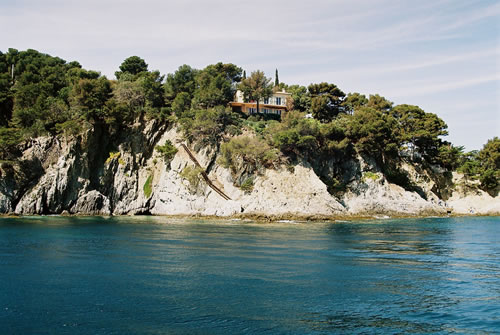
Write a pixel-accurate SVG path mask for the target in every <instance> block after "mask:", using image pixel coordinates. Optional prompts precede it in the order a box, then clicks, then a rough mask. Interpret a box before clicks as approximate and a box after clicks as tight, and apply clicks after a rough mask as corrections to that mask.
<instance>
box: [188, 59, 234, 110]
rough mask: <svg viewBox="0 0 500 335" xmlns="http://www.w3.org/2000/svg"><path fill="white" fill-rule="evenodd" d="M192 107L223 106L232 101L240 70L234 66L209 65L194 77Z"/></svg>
mask: <svg viewBox="0 0 500 335" xmlns="http://www.w3.org/2000/svg"><path fill="white" fill-rule="evenodd" d="M195 80H196V84H197V85H196V86H197V87H196V89H195V91H194V94H193V105H194V106H195V107H196V108H213V107H215V106H219V105H220V106H225V105H227V104H228V103H229V102H230V101H232V100H233V96H234V93H235V91H236V90H235V86H236V83H237V82H239V81H240V80H241V68H239V67H237V66H236V65H234V64H223V63H217V64H214V65H209V66H207V67H206V68H204V69H203V70H201V71H200V72H198V73H197V75H196V78H195Z"/></svg>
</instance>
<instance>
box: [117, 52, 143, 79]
mask: <svg viewBox="0 0 500 335" xmlns="http://www.w3.org/2000/svg"><path fill="white" fill-rule="evenodd" d="M147 70H148V64H146V62H145V61H144V59H142V58H141V57H139V56H131V57H129V58H127V59H125V60H124V61H123V63H122V64H121V65H120V71H116V72H115V76H116V78H117V79H120V76H121V75H122V74H123V73H130V74H132V75H136V74H139V73H141V72H146V71H147Z"/></svg>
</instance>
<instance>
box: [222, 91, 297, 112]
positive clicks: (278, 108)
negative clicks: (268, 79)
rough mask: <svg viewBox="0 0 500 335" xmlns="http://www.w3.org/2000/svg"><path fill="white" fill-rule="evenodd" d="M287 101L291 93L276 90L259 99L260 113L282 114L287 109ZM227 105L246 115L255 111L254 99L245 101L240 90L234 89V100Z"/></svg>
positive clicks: (289, 99)
mask: <svg viewBox="0 0 500 335" xmlns="http://www.w3.org/2000/svg"><path fill="white" fill-rule="evenodd" d="M289 102H291V93H287V92H285V90H282V91H276V92H274V93H273V95H272V96H270V97H269V98H266V99H261V100H260V101H259V112H260V113H262V114H275V115H282V114H283V113H284V112H286V111H287V110H288V107H287V106H288V105H289ZM229 105H230V106H231V107H232V108H233V111H235V112H242V113H245V114H247V115H250V114H256V113H257V103H256V102H255V101H249V102H245V99H244V97H243V92H241V91H240V90H238V91H236V94H235V95H234V101H233V102H230V103H229Z"/></svg>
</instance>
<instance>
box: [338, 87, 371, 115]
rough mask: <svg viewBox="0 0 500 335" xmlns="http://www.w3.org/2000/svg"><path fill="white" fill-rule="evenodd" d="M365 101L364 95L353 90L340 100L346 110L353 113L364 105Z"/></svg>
mask: <svg viewBox="0 0 500 335" xmlns="http://www.w3.org/2000/svg"><path fill="white" fill-rule="evenodd" d="M367 103H368V99H367V98H366V96H365V95H363V94H360V93H357V92H355V93H349V94H347V97H346V98H345V99H344V101H343V102H342V106H343V107H344V108H345V110H346V111H347V112H349V113H350V114H353V113H354V112H356V111H357V110H358V109H360V108H361V107H363V106H366V104H367Z"/></svg>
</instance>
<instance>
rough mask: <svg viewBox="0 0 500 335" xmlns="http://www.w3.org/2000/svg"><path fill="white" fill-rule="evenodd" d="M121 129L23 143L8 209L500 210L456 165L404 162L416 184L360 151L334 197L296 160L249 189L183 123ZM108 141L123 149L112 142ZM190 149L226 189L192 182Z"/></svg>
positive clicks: (266, 214) (329, 214)
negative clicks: (169, 152)
mask: <svg viewBox="0 0 500 335" xmlns="http://www.w3.org/2000/svg"><path fill="white" fill-rule="evenodd" d="M120 136H121V137H120V138H115V139H114V143H112V142H111V140H110V139H109V138H108V137H107V134H103V133H101V132H100V131H99V129H93V130H91V131H89V132H88V133H87V134H85V136H82V137H78V138H72V139H65V138H55V137H44V138H38V139H35V140H33V141H32V143H30V144H29V145H28V146H27V147H26V148H25V150H24V151H23V156H22V162H24V164H22V165H19V166H17V167H16V166H14V167H13V166H11V167H7V168H5V164H4V166H3V167H2V170H1V171H0V172H1V175H2V179H0V213H4V214H8V213H12V214H17V215H43V214H70V215H105V216H108V215H141V214H147V215H173V216H176V217H179V216H180V217H193V216H195V217H203V218H210V217H224V218H242V219H243V218H252V219H263V220H265V221H269V220H273V221H278V220H292V219H293V220H297V219H298V220H335V219H340V220H346V219H350V218H352V219H359V218H373V217H375V216H380V217H384V216H389V217H425V216H447V215H471V214H474V215H499V214H500V197H499V196H498V195H497V196H495V197H492V196H491V195H489V194H487V193H485V192H483V191H481V190H479V189H478V188H471V187H470V186H467V187H463V186H460V185H462V184H463V181H462V180H461V176H460V175H458V174H456V173H454V174H453V176H452V178H449V179H447V180H445V179H444V178H443V177H442V174H443V172H442V171H439V169H437V170H436V171H435V172H432V173H430V172H428V171H422V170H419V169H417V168H416V167H414V166H412V165H409V164H407V165H406V166H405V167H404V168H405V169H406V171H407V173H408V175H409V176H410V178H411V179H412V182H413V183H414V184H415V185H417V186H418V190H416V191H415V190H414V191H410V190H407V189H404V188H403V187H401V186H398V185H396V184H393V183H390V182H389V181H388V180H387V179H386V177H385V176H384V174H383V173H381V172H380V171H378V170H377V167H376V165H374V164H373V163H370V162H369V161H366V160H364V159H363V158H361V157H358V158H357V161H353V162H346V164H347V163H349V164H350V166H352V168H350V169H348V171H349V175H348V176H346V180H347V181H348V184H347V187H346V190H345V192H343V193H342V194H340V195H332V194H330V193H329V192H328V190H327V185H325V183H324V182H323V181H322V179H320V178H319V177H318V175H317V174H316V172H315V169H314V167H312V166H310V165H308V164H307V163H305V162H298V163H297V164H296V165H294V166H293V167H291V168H290V166H282V167H277V168H275V169H266V170H265V171H262V172H261V173H259V174H257V175H254V176H253V187H252V188H251V189H247V190H243V189H242V188H240V187H237V186H236V185H235V176H234V175H233V174H232V173H231V171H230V170H229V169H227V168H224V167H223V166H221V165H220V164H219V163H218V152H217V150H216V149H215V148H211V147H201V148H198V150H194V148H193V149H192V152H189V151H186V150H184V149H183V145H182V144H186V145H187V143H186V142H184V140H183V138H182V136H181V134H180V133H179V131H178V130H177V129H176V128H175V127H168V126H167V125H165V124H161V123H158V122H155V121H151V122H149V123H146V124H136V125H135V126H134V127H133V128H132V129H130V130H129V131H128V132H127V133H123V134H121V135H120ZM167 141H170V142H171V143H174V144H175V145H176V147H177V148H178V152H177V153H176V154H175V156H174V157H173V159H172V160H171V161H168V162H166V161H165V160H164V159H163V158H162V156H161V154H160V153H159V152H157V151H156V150H155V149H154V148H155V146H157V145H163V144H164V143H166V142H167ZM109 147H114V148H115V149H114V150H113V151H111V150H109V149H107V150H105V149H104V148H109ZM186 148H187V146H186ZM187 150H189V149H187ZM192 156H196V157H195V159H196V161H197V162H199V165H200V166H203V167H205V172H206V176H207V177H208V178H209V179H210V181H211V183H213V185H214V186H216V188H217V189H218V190H220V191H222V192H223V194H224V195H226V197H223V196H221V194H220V193H217V192H215V191H214V189H213V188H211V187H209V186H210V185H207V184H206V183H204V182H203V181H200V182H199V183H198V184H197V185H196V187H193V185H192V184H190V182H189V181H188V180H186V178H184V177H182V172H183V171H184V170H185V168H186V167H189V166H195V165H194V163H193V157H192ZM327 163H328V164H330V165H334V164H338V163H336V162H327ZM19 175H23V176H25V179H24V180H23V179H20V178H18V177H17V176H19ZM438 195H439V196H438Z"/></svg>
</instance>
